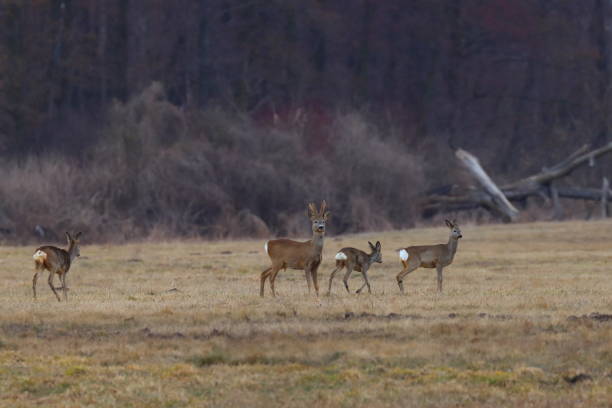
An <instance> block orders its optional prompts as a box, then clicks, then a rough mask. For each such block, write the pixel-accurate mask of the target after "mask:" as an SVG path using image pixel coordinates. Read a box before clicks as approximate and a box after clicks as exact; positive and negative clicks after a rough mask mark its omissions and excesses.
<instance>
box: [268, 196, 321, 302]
mask: <svg viewBox="0 0 612 408" xmlns="http://www.w3.org/2000/svg"><path fill="white" fill-rule="evenodd" d="M326 207H327V204H326V202H325V200H323V203H321V209H320V210H318V211H317V207H316V206H315V204H314V203H310V204H308V209H309V211H310V220H311V221H312V239H311V240H310V241H306V242H298V241H292V240H290V239H273V240H270V241H268V242H266V244H265V245H264V248H265V249H266V253H267V254H268V256H269V257H270V260H271V261H272V266H271V267H269V268H268V269H266V270H265V271H263V272H262V273H261V288H260V292H259V294H260V296H262V297H263V295H264V285H265V283H266V279H268V278H270V288H271V290H272V296H276V292H275V291H274V280H275V279H276V275H277V274H278V272H279V271H280V270H281V269H285V270H286V269H287V268H289V269H303V270H304V272H305V274H306V282H307V283H308V292H310V285H311V283H310V280H311V278H312V280H313V282H314V287H315V291H316V292H317V296H318V295H319V281H318V279H317V271H318V269H319V265H320V264H321V252H322V251H323V237H324V236H325V222H326V221H327V218H328V217H329V211H326Z"/></svg>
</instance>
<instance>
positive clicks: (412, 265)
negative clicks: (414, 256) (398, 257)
mask: <svg viewBox="0 0 612 408" xmlns="http://www.w3.org/2000/svg"><path fill="white" fill-rule="evenodd" d="M402 265H404V269H402V271H401V272H400V273H398V274H397V277H396V279H397V285H398V286H399V288H400V292H402V293H404V277H405V276H406V275H408V274H409V273H410V272H412V271H414V270H415V269H417V268H418V267H419V262H417V261H413V262H411V261H410V260H408V262H406V261H402Z"/></svg>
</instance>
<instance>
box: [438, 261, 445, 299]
mask: <svg viewBox="0 0 612 408" xmlns="http://www.w3.org/2000/svg"><path fill="white" fill-rule="evenodd" d="M442 269H444V267H443V266H440V265H437V266H436V271H437V272H438V292H440V293H442Z"/></svg>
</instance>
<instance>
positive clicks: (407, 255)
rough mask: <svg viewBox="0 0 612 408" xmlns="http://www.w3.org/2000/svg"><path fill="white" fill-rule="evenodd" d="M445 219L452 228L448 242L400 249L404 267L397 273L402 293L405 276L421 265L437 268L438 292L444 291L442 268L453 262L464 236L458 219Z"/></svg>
mask: <svg viewBox="0 0 612 408" xmlns="http://www.w3.org/2000/svg"><path fill="white" fill-rule="evenodd" d="M445 221H446V226H447V227H448V228H450V236H449V237H448V243H446V244H439V245H423V246H411V247H407V248H402V249H400V250H399V257H400V261H401V262H402V265H403V267H404V268H403V269H402V271H401V272H400V273H399V274H398V275H397V284H398V286H399V288H400V291H401V292H402V293H404V283H403V280H404V277H405V276H406V275H408V274H409V273H410V272H412V271H414V270H415V269H417V268H419V267H423V268H436V271H437V272H438V292H442V270H443V269H444V267H446V266H448V265H450V264H451V263H453V260H454V259H455V253H456V252H457V246H458V245H459V239H461V238H462V237H463V235H462V234H461V230H460V229H459V226H458V225H457V221H455V220H453V221H449V220H445Z"/></svg>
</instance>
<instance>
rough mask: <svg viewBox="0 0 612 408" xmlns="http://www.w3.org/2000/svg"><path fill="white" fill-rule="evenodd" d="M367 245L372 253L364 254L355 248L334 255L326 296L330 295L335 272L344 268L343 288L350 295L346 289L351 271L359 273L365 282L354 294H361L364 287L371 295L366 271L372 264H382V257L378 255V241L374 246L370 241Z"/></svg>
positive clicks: (342, 250)
mask: <svg viewBox="0 0 612 408" xmlns="http://www.w3.org/2000/svg"><path fill="white" fill-rule="evenodd" d="M368 244H370V249H371V250H372V252H371V253H369V254H366V253H365V252H363V251H362V250H360V249H356V248H342V249H341V250H340V251H338V253H337V254H336V269H334V270H333V271H332V273H331V275H329V289H328V290H327V294H328V295H329V294H330V293H331V287H332V280H333V279H334V275H335V274H336V272H338V271H340V270H342V268H345V267H346V273H345V274H344V278H343V279H342V280H343V281H344V287H345V288H346V291H347V292H348V293H351V291H350V290H349V287H348V279H349V276H351V273H352V272H353V271H357V272H361V274H362V275H363V279H364V280H365V282H364V284H363V285H362V286H361V287H360V288H359V289H357V291H356V292H355V293H361V291H362V290H363V288H364V287H365V286H366V285H367V286H368V293H372V289H371V288H370V281H369V280H368V270H369V269H370V266H372V264H373V263H374V262H378V263H382V255H381V253H380V250H381V247H380V241H376V245H372V243H371V242H370V241H368Z"/></svg>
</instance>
